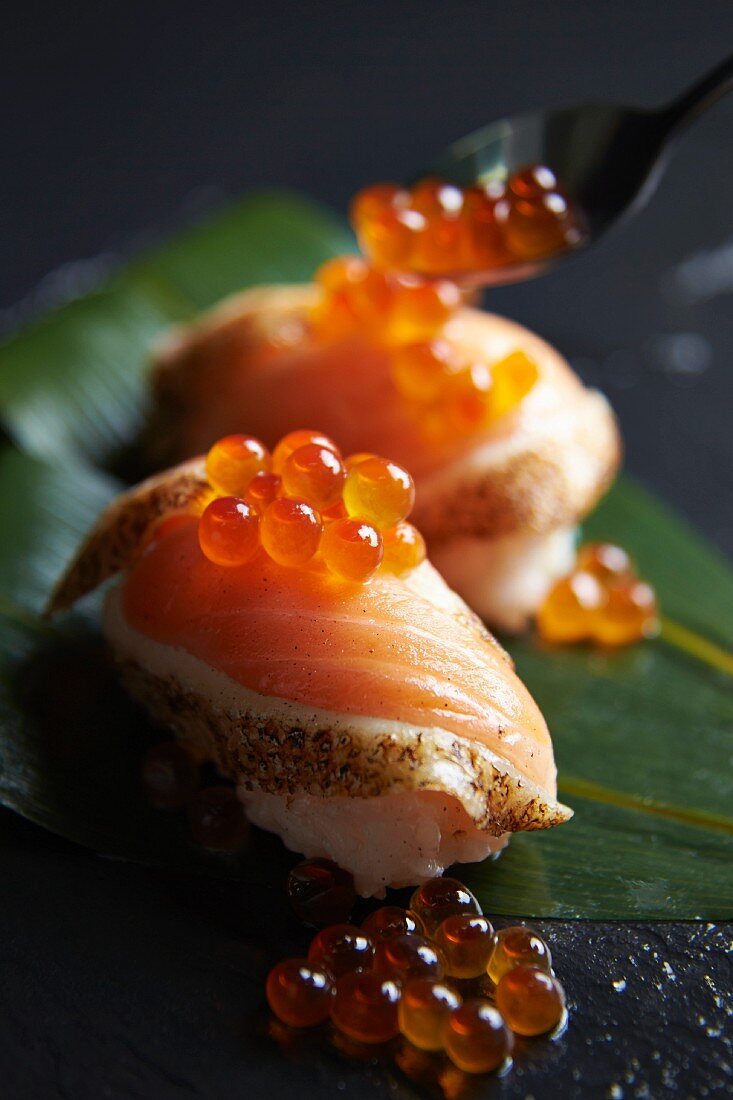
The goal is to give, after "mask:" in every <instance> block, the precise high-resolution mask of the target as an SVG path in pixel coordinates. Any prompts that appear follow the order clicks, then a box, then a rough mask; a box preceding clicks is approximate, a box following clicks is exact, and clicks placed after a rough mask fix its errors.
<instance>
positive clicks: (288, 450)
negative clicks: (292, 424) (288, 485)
mask: <svg viewBox="0 0 733 1100" xmlns="http://www.w3.org/2000/svg"><path fill="white" fill-rule="evenodd" d="M309 443H314V444H316V445H317V446H319V447H327V448H328V450H330V451H333V452H334V454H337V455H338V454H340V451H339V449H338V447H337V446H336V444H335V443H334V441H333V440H332V439H330V438H329V437H328V436H327V435H324V434H323V433H322V432H317V431H313V430H312V429H311V428H298V429H297V431H294V432H289V433H288V434H287V435H284V436H283V437H282V439H281V440H280V442H279V443H278V445H277V446H276V447H275V450H274V451H273V452H272V472H273V473H274V474H282V472H283V467H284V466H285V463H286V461H287V459H288V458H290V455H291V454H292V453H293V451H297V450H298V449H299V448H300V447H307V446H308V444H309Z"/></svg>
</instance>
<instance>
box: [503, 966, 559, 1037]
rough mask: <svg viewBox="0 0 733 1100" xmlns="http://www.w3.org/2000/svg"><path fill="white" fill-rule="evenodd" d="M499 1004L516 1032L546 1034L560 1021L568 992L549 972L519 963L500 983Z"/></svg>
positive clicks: (530, 1034)
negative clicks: (566, 992) (565, 991)
mask: <svg viewBox="0 0 733 1100" xmlns="http://www.w3.org/2000/svg"><path fill="white" fill-rule="evenodd" d="M496 1005H497V1008H498V1009H499V1011H500V1012H501V1014H502V1016H503V1017H504V1019H505V1020H506V1022H507V1023H508V1024H509V1027H510V1028H511V1029H512V1031H514V1032H516V1034H517V1035H527V1036H532V1035H544V1034H545V1033H546V1032H548V1031H552V1029H553V1028H555V1027H557V1025H558V1024H559V1023H560V1022H561V1020H562V1018H563V1014H564V1012H565V993H564V991H563V988H562V986H561V985H560V983H559V982H558V980H557V978H554V977H553V976H552V975H551V974H548V973H547V972H546V971H544V970H538V969H536V968H535V967H532V966H517V967H515V968H514V969H513V970H510V971H509V972H508V973H507V974H505V975H504V977H503V978H502V979H501V981H500V982H499V984H498V985H497V987H496Z"/></svg>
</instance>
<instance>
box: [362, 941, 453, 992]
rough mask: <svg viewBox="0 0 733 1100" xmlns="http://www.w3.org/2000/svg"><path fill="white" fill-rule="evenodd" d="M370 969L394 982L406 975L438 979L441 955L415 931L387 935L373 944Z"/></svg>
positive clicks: (440, 973) (406, 977) (405, 977)
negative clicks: (392, 979) (374, 946)
mask: <svg viewBox="0 0 733 1100" xmlns="http://www.w3.org/2000/svg"><path fill="white" fill-rule="evenodd" d="M374 969H375V970H376V971H377V972H378V973H380V974H387V975H389V976H390V977H392V978H394V979H395V980H396V981H401V982H404V981H407V980H408V979H409V978H423V977H425V978H442V976H443V972H444V969H445V968H444V963H443V957H442V955H441V953H440V950H439V949H438V948H437V947H436V945H435V944H434V943H433V942H432V941H431V940H429V939H427V938H426V937H425V936H419V935H418V934H417V933H415V932H404V933H402V934H398V935H394V936H388V937H387V938H386V939H383V940H382V942H381V943H380V944H378V945H377V948H376V951H375V953H374Z"/></svg>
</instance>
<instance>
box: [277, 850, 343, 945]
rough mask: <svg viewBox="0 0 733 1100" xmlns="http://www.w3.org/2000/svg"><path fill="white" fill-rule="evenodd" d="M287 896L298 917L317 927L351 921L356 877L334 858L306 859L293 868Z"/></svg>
mask: <svg viewBox="0 0 733 1100" xmlns="http://www.w3.org/2000/svg"><path fill="white" fill-rule="evenodd" d="M287 894H288V900H289V902H290V904H291V906H292V908H293V910H294V912H295V913H296V914H297V916H299V917H300V918H301V920H304V921H305V922H306V924H312V925H314V926H315V927H316V928H324V927H326V926H328V925H329V924H336V923H342V922H343V921H346V920H348V918H349V916H350V915H351V910H352V909H353V907H354V902H355V901H356V891H355V889H354V877H353V875H351V874H350V873H349V872H348V871H344V870H342V868H341V867H339V866H338V864H337V863H334V862H333V861H332V860H330V859H304V860H303V861H302V862H301V863H298V864H297V865H296V866H295V867H293V869H292V870H291V872H290V874H289V875H288V882H287Z"/></svg>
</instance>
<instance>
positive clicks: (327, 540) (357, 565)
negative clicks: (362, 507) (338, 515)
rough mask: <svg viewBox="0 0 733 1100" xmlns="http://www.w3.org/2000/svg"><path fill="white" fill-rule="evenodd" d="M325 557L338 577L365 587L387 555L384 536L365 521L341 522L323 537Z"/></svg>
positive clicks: (343, 520)
mask: <svg viewBox="0 0 733 1100" xmlns="http://www.w3.org/2000/svg"><path fill="white" fill-rule="evenodd" d="M321 553H322V555H323V560H324V561H325V563H326V565H327V566H328V568H329V569H330V570H331V572H332V573H335V574H336V576H338V577H341V578H342V580H346V581H356V582H359V583H364V582H365V581H368V580H369V578H370V577H372V576H373V575H374V573H375V572H376V571H377V569H378V568H379V564H380V562H381V560H382V555H383V553H384V549H383V545H382V536H381V535H380V533H379V531H377V529H376V527H373V526H372V525H371V524H370V523H367V522H366V521H365V520H363V519H351V518H346V519H337V520H335V522H333V523H330V524H328V526H327V527H326V530H325V531H324V533H323V538H322V539H321Z"/></svg>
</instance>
